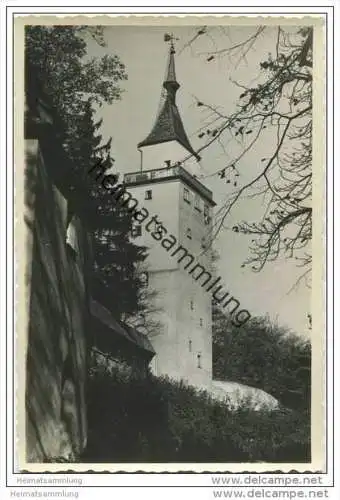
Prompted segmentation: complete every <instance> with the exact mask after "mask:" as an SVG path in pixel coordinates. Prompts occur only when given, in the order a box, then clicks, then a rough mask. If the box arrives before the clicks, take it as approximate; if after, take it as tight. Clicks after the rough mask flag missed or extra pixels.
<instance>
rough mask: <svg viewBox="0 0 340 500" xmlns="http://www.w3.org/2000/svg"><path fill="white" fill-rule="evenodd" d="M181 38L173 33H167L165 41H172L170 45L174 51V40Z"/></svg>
mask: <svg viewBox="0 0 340 500" xmlns="http://www.w3.org/2000/svg"><path fill="white" fill-rule="evenodd" d="M175 40H179V38H176V37H175V35H174V34H173V33H165V35H164V42H170V47H171V50H172V51H175V46H174V41H175Z"/></svg>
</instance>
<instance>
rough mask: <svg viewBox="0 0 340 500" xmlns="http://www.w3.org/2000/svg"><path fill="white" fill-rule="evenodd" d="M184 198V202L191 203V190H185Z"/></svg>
mask: <svg viewBox="0 0 340 500" xmlns="http://www.w3.org/2000/svg"><path fill="white" fill-rule="evenodd" d="M183 198H184V201H186V202H187V203H190V191H189V189H187V188H184V191H183Z"/></svg>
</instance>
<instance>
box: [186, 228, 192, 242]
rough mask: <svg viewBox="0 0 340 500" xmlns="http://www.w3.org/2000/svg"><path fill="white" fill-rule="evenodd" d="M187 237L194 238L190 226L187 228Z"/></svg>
mask: <svg viewBox="0 0 340 500" xmlns="http://www.w3.org/2000/svg"><path fill="white" fill-rule="evenodd" d="M187 238H189V240H191V239H192V236H191V229H190V227H188V229H187Z"/></svg>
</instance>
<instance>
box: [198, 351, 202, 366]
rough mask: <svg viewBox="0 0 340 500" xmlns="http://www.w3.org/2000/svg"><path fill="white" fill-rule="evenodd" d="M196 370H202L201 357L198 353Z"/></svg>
mask: <svg viewBox="0 0 340 500" xmlns="http://www.w3.org/2000/svg"><path fill="white" fill-rule="evenodd" d="M197 368H202V355H201V353H200V352H199V353H198V354H197Z"/></svg>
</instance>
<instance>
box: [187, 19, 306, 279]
mask: <svg viewBox="0 0 340 500" xmlns="http://www.w3.org/2000/svg"><path fill="white" fill-rule="evenodd" d="M267 29H270V28H266V27H264V26H260V27H258V28H256V29H255V30H254V33H253V34H252V35H251V36H249V37H248V38H247V39H246V40H244V41H242V42H240V43H236V44H234V45H233V44H231V43H230V39H229V41H228V42H227V43H226V46H225V47H223V48H222V49H217V48H216V50H213V51H212V52H210V53H208V54H207V59H206V61H207V64H213V60H216V59H218V58H222V57H224V56H229V60H234V61H235V59H236V65H239V64H240V63H241V62H242V60H245V59H246V57H247V55H248V53H249V51H250V50H251V49H254V48H255V47H256V42H257V40H258V39H260V38H261V37H263V35H264V33H265V32H266V30H267ZM197 33H199V34H200V36H201V37H202V36H210V37H211V36H213V33H212V32H211V29H209V28H207V27H204V29H202V28H200V29H199V31H198V32H197ZM193 40H196V38H194V39H193ZM312 41H313V29H312V28H311V27H303V28H300V29H299V28H296V29H292V28H282V27H280V26H278V28H277V38H276V51H275V54H273V55H270V54H269V56H268V57H267V58H266V59H264V60H263V61H262V62H261V64H260V68H259V70H260V74H259V80H258V81H260V83H258V85H253V84H250V85H247V84H239V83H236V82H234V83H236V84H237V85H239V87H240V88H241V90H242V91H241V93H240V96H239V102H238V103H237V105H236V109H235V111H234V112H233V113H231V114H225V113H223V111H221V107H218V108H217V107H216V106H212V105H210V104H209V103H204V102H201V101H199V100H198V101H197V105H198V106H200V107H202V109H203V110H208V111H209V112H210V117H211V121H210V123H213V124H214V125H213V126H212V125H209V128H208V127H205V126H204V127H202V129H201V133H200V134H199V137H200V138H202V141H204V144H203V145H202V147H201V148H200V149H199V151H202V150H203V149H205V148H207V147H209V146H210V145H211V144H212V143H214V142H216V141H218V142H219V143H220V145H221V146H222V147H224V148H225V144H226V143H227V142H230V141H233V143H234V144H236V143H238V145H239V150H238V153H237V154H235V157H234V158H231V159H230V161H228V163H227V165H226V166H225V168H223V169H222V170H220V171H219V172H216V175H219V177H220V178H221V182H227V183H231V182H232V185H233V186H234V188H235V189H233V190H232V192H231V193H230V194H229V195H228V196H227V199H226V201H225V203H224V204H223V206H222V207H221V208H220V210H219V211H218V213H217V217H216V223H215V227H214V236H215V235H216V234H217V233H218V232H219V231H220V230H221V229H222V228H223V224H224V222H225V221H226V220H227V217H228V215H229V214H230V213H231V211H232V209H233V208H234V207H235V205H236V204H238V203H239V202H240V201H241V200H242V198H244V197H245V196H249V197H253V198H254V197H258V198H262V202H263V204H264V206H265V207H266V209H265V210H264V212H263V216H262V218H261V220H255V221H254V220H251V219H250V220H245V221H240V223H239V224H236V225H235V226H234V227H233V230H234V231H235V232H238V233H243V234H246V235H249V236H250V237H252V238H253V239H252V240H251V245H250V255H249V258H248V259H247V261H246V262H245V265H251V267H252V269H253V270H254V271H260V270H261V269H262V268H263V266H264V265H265V264H266V262H268V261H273V260H275V259H277V258H278V257H284V258H294V259H296V260H297V264H298V265H300V266H302V267H303V273H302V275H301V278H302V277H304V278H305V280H306V282H307V284H308V280H309V277H310V271H311V260H312V258H311V253H310V240H311V237H312V207H311V194H312V76H313V75H312V65H313V63H312ZM254 76H256V75H253V74H252V75H250V78H251V80H252V81H254ZM266 129H267V130H266ZM268 131H269V132H270V131H271V132H273V131H275V134H273V133H271V135H268ZM260 141H263V142H262V143H264V144H268V146H265V147H266V150H264V153H263V158H262V160H260V161H259V165H257V166H256V167H255V165H254V166H253V170H254V175H253V177H252V178H251V179H250V180H249V181H245V182H243V183H242V163H243V164H244V163H245V162H246V161H247V160H248V161H251V156H250V155H251V154H252V152H253V151H254V150H255V148H256V147H257V145H258V144H259V143H260ZM265 141H266V142H265ZM229 150H230V148H229ZM301 278H300V279H301Z"/></svg>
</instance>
